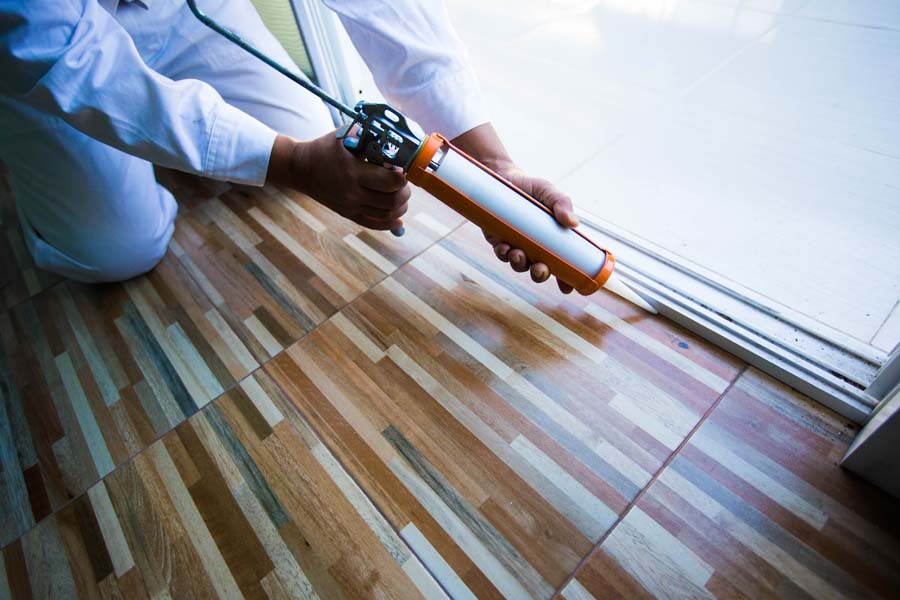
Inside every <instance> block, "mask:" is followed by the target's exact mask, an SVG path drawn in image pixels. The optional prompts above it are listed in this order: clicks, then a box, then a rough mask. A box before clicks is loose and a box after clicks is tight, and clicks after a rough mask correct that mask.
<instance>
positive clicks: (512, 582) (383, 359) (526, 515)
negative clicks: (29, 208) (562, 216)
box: [0, 176, 900, 599]
mask: <svg viewBox="0 0 900 600" xmlns="http://www.w3.org/2000/svg"><path fill="white" fill-rule="evenodd" d="M166 180H167V182H168V184H169V185H170V186H171V187H173V188H174V189H175V192H176V195H177V197H178V198H179V200H180V202H181V211H180V216H179V220H178V223H177V227H176V235H175V238H174V240H173V242H172V244H171V246H170V249H169V253H168V254H167V256H166V257H165V259H164V261H163V262H162V263H161V264H160V265H159V267H157V269H156V270H154V271H153V272H151V273H150V274H148V275H146V276H142V277H139V278H137V279H135V280H133V281H130V282H127V283H125V284H115V285H105V286H85V285H80V284H75V283H72V282H68V281H55V280H53V279H52V278H49V277H47V276H46V275H45V274H42V273H40V272H36V271H34V272H33V273H32V274H31V275H28V276H24V275H21V274H20V273H19V271H21V270H26V271H27V269H29V268H32V267H30V266H29V263H28V262H27V255H22V254H21V253H20V252H19V253H17V254H16V255H15V259H14V260H12V261H6V262H5V263H3V273H2V274H3V277H4V282H6V283H5V284H4V287H3V292H4V294H5V296H4V297H6V298H11V299H12V300H11V304H12V305H11V306H9V307H8V308H6V309H5V310H3V311H0V342H2V344H0V393H2V394H3V396H2V404H0V410H2V413H0V465H2V469H0V477H2V479H0V515H2V521H0V525H2V529H0V540H2V546H3V549H2V560H0V598H3V599H5V598H48V597H49V598H67V599H68V598H76V597H78V598H160V597H171V598H216V597H220V598H241V597H246V598H278V599H282V598H311V597H322V598H336V597H348V598H351V597H366V598H369V597H381V598H404V597H424V598H440V597H444V596H445V595H446V596H450V597H454V598H472V597H479V598H500V597H506V598H516V599H518V598H527V597H534V598H549V597H552V596H553V595H554V594H562V595H564V596H565V597H566V598H590V597H596V598H606V597H616V596H621V597H628V598H631V597H639V596H653V595H655V596H669V597H704V596H707V597H709V596H711V597H722V598H734V597H753V598H756V597H765V596H773V597H779V596H780V597H783V596H793V597H816V598H820V597H821V598H828V597H848V598H854V597H868V596H875V597H879V596H880V597H892V596H894V597H895V596H896V595H897V593H898V591H900V575H898V573H900V530H898V527H897V521H896V519H894V518H893V517H894V516H895V515H896V513H897V510H898V508H900V502H898V501H897V500H895V499H891V498H889V497H887V496H886V495H884V494H882V493H881V492H879V491H878V490H876V489H874V488H873V487H871V486H869V485H868V484H866V483H865V482H862V481H859V480H857V479H856V478H854V477H852V476H850V475H849V474H847V473H845V472H843V471H842V470H840V469H839V468H838V467H837V466H836V461H837V460H838V459H839V457H840V456H841V454H842V452H843V450H844V449H845V448H846V446H847V445H848V443H849V441H850V439H851V438H852V436H853V434H854V433H855V431H854V430H853V429H852V428H851V427H850V426H849V425H848V424H846V423H844V422H843V421H841V420H840V419H839V418H838V417H837V416H835V415H834V414H832V413H830V412H827V411H824V410H823V409H821V408H820V407H818V406H817V405H815V404H813V403H811V402H810V401H808V400H807V399H805V398H803V397H800V396H799V395H797V394H795V393H793V392H791V391H789V390H787V389H784V388H783V387H781V386H780V385H779V384H777V383H776V382H774V381H772V380H771V379H769V378H767V377H766V376H764V375H762V374H760V373H758V372H756V371H754V370H753V369H750V368H748V367H747V366H746V365H744V364H743V363H741V362H740V361H739V360H737V359H736V358H734V357H732V356H730V355H727V354H725V353H723V352H721V351H719V350H718V349H716V348H714V347H712V346H711V345H709V344H707V343H705V342H704V341H702V340H700V339H698V338H696V337H694V336H693V335H691V334H690V333H688V332H687V331H685V330H682V329H680V328H678V327H676V326H674V325H672V324H671V323H669V322H667V321H665V320H663V319H661V318H659V317H652V316H650V315H647V314H644V313H642V312H641V311H640V310H639V309H637V308H634V307H632V306H630V305H627V304H625V303H624V302H623V301H621V300H619V299H618V298H616V297H614V296H611V295H608V294H606V293H599V294H596V295H594V296H592V297H590V298H583V297H578V296H562V295H560V294H559V293H558V292H557V291H556V289H555V287H553V286H552V285H544V286H536V285H534V284H532V283H530V281H528V279H527V277H526V276H524V275H517V274H513V273H512V272H510V271H509V270H508V268H507V267H506V265H503V264H501V263H499V262H498V261H496V260H495V259H494V258H493V255H492V253H491V251H490V248H489V247H487V246H486V244H485V243H484V241H483V239H482V238H481V236H480V232H478V231H477V230H476V229H475V228H474V227H472V226H471V225H462V224H461V220H460V219H459V218H458V217H456V216H455V215H453V214H452V213H450V212H449V211H447V209H445V208H444V207H442V206H440V205H439V204H438V203H437V202H436V201H434V200H431V199H429V198H427V197H425V196H421V195H419V196H416V197H415V199H414V202H413V206H414V208H413V211H412V213H411V215H410V218H409V219H408V230H409V233H408V234H407V236H406V237H404V238H401V239H397V238H393V237H391V236H390V235H387V234H376V233H371V232H366V231H362V230H360V229H359V228H357V227H355V226H354V225H352V224H350V223H348V222H347V221H344V220H342V219H340V218H339V217H336V216H335V215H333V214H331V213H329V212H328V211H326V210H325V209H323V208H322V207H320V206H319V205H317V204H316V203H315V202H313V201H312V200H310V199H308V198H305V197H302V196H298V195H295V194H291V193H284V192H281V191H278V190H275V189H263V190H249V189H228V188H227V187H222V186H217V185H212V184H207V183H197V182H193V181H190V180H185V179H183V178H180V177H172V176H169V177H167V179H166ZM3 200H4V202H5V203H7V204H8V203H9V197H8V195H6V196H4V198H3ZM4 214H6V213H4ZM4 228H5V231H7V232H10V231H14V230H15V224H14V222H9V221H6V220H4ZM16 239H17V238H16V237H15V235H14V234H9V233H7V240H8V243H10V244H11V245H12V247H14V248H15V245H14V244H15V242H16ZM29 281H31V282H32V283H29ZM15 298H18V299H19V300H18V301H15Z"/></svg>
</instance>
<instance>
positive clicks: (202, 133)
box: [0, 0, 276, 185]
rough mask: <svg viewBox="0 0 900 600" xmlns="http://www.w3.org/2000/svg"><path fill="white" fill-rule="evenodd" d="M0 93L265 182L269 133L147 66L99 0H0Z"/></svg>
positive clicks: (196, 163) (141, 147)
mask: <svg viewBox="0 0 900 600" xmlns="http://www.w3.org/2000/svg"><path fill="white" fill-rule="evenodd" d="M0 73H3V76H2V77H0V94H3V95H5V96H9V97H14V98H16V99H17V100H19V101H22V102H25V103H26V104H28V105H30V106H33V107H35V108H37V109H39V110H42V111H44V112H47V113H49V114H52V115H56V116H59V117H61V118H62V119H64V120H65V121H66V122H67V123H69V124H70V125H72V126H73V127H75V128H76V129H78V130H80V131H82V132H83V133H85V134H87V135H89V136H91V137H92V138H94V139H97V140H99V141H101V142H104V143H106V144H108V145H110V146H113V147H114V148H118V149H120V150H122V151H124V152H127V153H129V154H132V155H134V156H138V157H141V158H144V159H146V160H149V161H151V162H153V163H156V164H159V165H162V166H166V167H171V168H174V169H179V170H182V171H186V172H189V173H195V174H199V175H204V176H207V177H211V178H215V179H223V180H229V181H234V182H238V183H247V184H251V185H261V184H262V183H263V182H264V181H265V176H266V171H267V169H268V162H269V156H270V154H271V150H272V144H273V143H274V141H275V135H276V134H275V132H274V131H273V130H272V129H270V128H269V127H267V126H266V125H264V124H262V123H261V122H259V121H258V120H256V119H254V118H253V117H251V116H250V115H248V114H246V113H244V112H242V111H240V110H238V109H237V108H235V107H233V106H231V105H229V104H227V103H226V102H225V101H224V100H223V99H222V97H221V96H220V95H219V94H218V93H217V92H216V91H215V90H214V89H213V88H212V87H210V86H209V85H208V84H206V83H203V82H201V81H197V80H192V79H186V80H182V81H173V80H171V79H169V78H167V77H164V76H162V75H160V74H159V73H157V72H155V71H154V70H153V69H151V68H150V67H148V66H147V65H146V64H145V63H144V61H143V60H142V59H141V56H140V54H139V53H138V51H137V48H135V46H134V42H133V41H132V39H131V37H130V36H129V35H128V33H127V32H126V31H125V30H124V29H123V28H122V27H121V26H120V25H119V24H118V22H116V20H115V19H113V18H112V16H111V15H110V14H109V13H107V12H106V11H105V10H103V9H102V8H101V7H100V5H99V4H98V2H97V1H96V0H57V1H55V2H53V3H49V2H38V1H36V0H19V1H10V0H0Z"/></svg>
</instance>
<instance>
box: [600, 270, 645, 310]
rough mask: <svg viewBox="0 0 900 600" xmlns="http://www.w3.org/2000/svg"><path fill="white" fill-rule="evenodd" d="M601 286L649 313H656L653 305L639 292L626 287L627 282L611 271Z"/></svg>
mask: <svg viewBox="0 0 900 600" xmlns="http://www.w3.org/2000/svg"><path fill="white" fill-rule="evenodd" d="M603 288H604V289H607V290H609V291H610V292H612V293H614V294H616V295H617V296H621V297H622V298H625V299H626V300H628V301H629V302H631V303H632V304H636V305H637V306H640V307H641V308H643V309H644V310H646V311H647V312H648V313H651V314H654V315H655V314H658V313H657V311H656V309H655V308H653V306H651V305H650V303H649V302H647V301H646V300H644V298H643V297H642V296H641V295H640V294H638V293H637V292H635V291H634V290H633V289H631V288H630V287H628V284H626V283H625V282H624V281H622V280H621V279H620V278H619V276H618V275H616V274H615V273H613V274H612V275H610V276H609V279H607V280H606V283H605V284H603Z"/></svg>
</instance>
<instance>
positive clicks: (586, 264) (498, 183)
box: [407, 134, 656, 312]
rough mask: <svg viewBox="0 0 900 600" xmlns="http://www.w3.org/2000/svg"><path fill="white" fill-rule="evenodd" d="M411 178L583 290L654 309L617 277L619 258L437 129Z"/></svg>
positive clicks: (413, 167) (414, 165)
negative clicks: (565, 224)
mask: <svg viewBox="0 0 900 600" xmlns="http://www.w3.org/2000/svg"><path fill="white" fill-rule="evenodd" d="M407 177H408V178H409V180H410V181H411V182H412V183H414V184H416V185H418V186H420V187H422V188H424V189H425V190H427V191H429V192H430V193H431V194H433V195H434V196H435V197H436V198H437V199H438V200H441V201H442V202H444V203H445V204H447V205H448V206H450V207H451V208H453V209H454V210H456V211H457V212H458V213H460V214H461V215H463V216H464V217H466V218H467V219H468V220H470V221H472V222H473V223H475V224H476V225H478V226H479V227H481V228H482V229H484V230H485V231H489V232H490V233H492V234H494V235H496V236H497V237H499V238H501V239H503V240H505V241H507V242H508V243H509V244H511V245H512V246H513V247H516V248H521V249H522V250H524V251H525V254H526V255H527V256H528V257H529V258H530V259H531V260H533V261H535V262H543V263H545V264H546V265H547V266H548V267H549V268H550V271H551V272H552V273H553V274H554V275H556V276H557V277H559V278H560V279H561V280H562V281H565V282H566V283H568V284H569V285H571V286H572V287H574V288H575V289H576V290H578V292H580V293H581V294H584V295H588V294H592V293H593V292H595V291H597V290H598V289H600V288H601V287H607V289H609V290H610V291H613V292H615V293H617V294H619V295H621V296H623V297H625V298H626V299H627V300H629V301H631V302H633V303H635V304H637V305H638V306H641V307H642V308H644V309H646V310H649V311H651V312H656V311H655V310H653V307H652V306H650V305H649V304H648V303H647V302H646V301H645V300H644V299H643V298H641V297H640V296H639V295H637V294H636V293H635V292H634V291H633V290H631V289H630V288H628V287H627V286H626V285H625V284H624V283H623V282H622V281H620V280H619V279H618V278H617V277H615V276H614V274H613V270H614V268H615V259H614V258H613V255H612V254H611V253H610V252H609V251H608V250H605V249H604V248H601V247H600V246H598V245H597V244H595V243H594V242H593V241H591V240H590V239H589V238H588V237H586V236H585V235H584V234H583V233H581V232H580V231H578V230H575V229H568V228H566V227H563V226H562V225H560V224H559V223H558V222H557V221H556V218H555V217H554V216H553V213H552V212H550V210H549V209H547V207H545V206H544V205H543V204H541V203H539V202H538V201H537V200H535V199H534V198H532V197H531V196H529V195H528V194H526V193H525V192H523V191H522V190H520V189H518V188H517V187H515V186H514V185H512V184H511V183H509V182H508V181H506V180H505V179H503V178H502V177H500V176H499V175H497V174H496V173H494V172H493V171H491V170H490V169H488V168H487V167H485V166H484V165H483V164H481V163H480V162H478V161H477V160H475V159H473V158H472V157H470V156H468V155H467V154H465V153H464V152H462V151H461V150H459V149H458V148H456V147H455V146H453V145H451V144H450V143H449V142H448V141H447V140H446V139H444V138H443V137H441V136H440V135H437V134H432V135H430V136H428V137H427V138H425V141H424V142H423V143H422V146H421V147H420V148H419V151H418V153H417V154H416V156H415V158H414V159H413V161H412V164H411V165H410V168H409V171H408V173H407Z"/></svg>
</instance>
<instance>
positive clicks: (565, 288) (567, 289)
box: [556, 277, 575, 294]
mask: <svg viewBox="0 0 900 600" xmlns="http://www.w3.org/2000/svg"><path fill="white" fill-rule="evenodd" d="M556 285H558V286H559V291H561V292H562V293H563V294H571V293H572V290H574V289H575V288H573V287H572V286H571V285H569V284H568V283H566V282H565V281H563V280H562V279H560V278H559V277H557V278H556Z"/></svg>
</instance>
